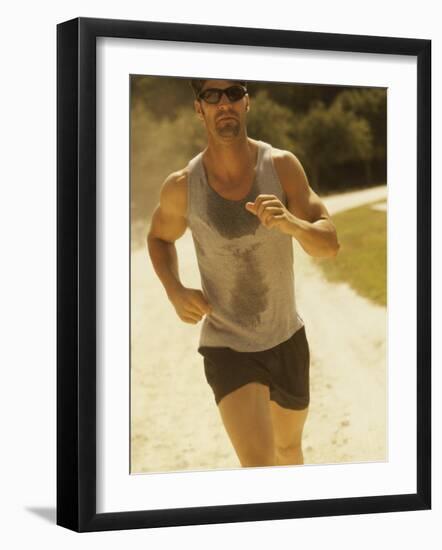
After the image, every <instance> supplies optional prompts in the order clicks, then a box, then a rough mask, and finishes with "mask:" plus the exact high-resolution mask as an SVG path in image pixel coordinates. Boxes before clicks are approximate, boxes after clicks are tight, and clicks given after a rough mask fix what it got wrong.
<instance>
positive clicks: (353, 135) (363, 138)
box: [296, 102, 373, 188]
mask: <svg viewBox="0 0 442 550" xmlns="http://www.w3.org/2000/svg"><path fill="white" fill-rule="evenodd" d="M296 137H297V141H298V143H300V144H301V147H302V149H301V158H302V160H303V161H304V163H305V164H306V165H307V168H309V171H310V173H311V174H312V182H313V186H314V187H316V188H319V178H320V171H321V169H322V168H323V167H325V166H327V165H333V164H343V163H345V162H348V161H353V160H355V159H356V160H360V161H365V160H368V159H370V157H371V155H372V152H373V148H372V134H371V130H370V126H369V124H368V122H367V121H366V120H365V119H363V118H360V117H357V116H356V115H355V114H354V113H353V112H351V111H345V110H343V109H342V108H341V105H340V104H339V103H334V104H333V105H332V106H331V107H329V108H326V107H325V105H324V104H323V103H322V102H318V103H317V104H316V105H315V106H314V107H312V108H311V109H310V111H309V112H308V113H307V114H306V115H305V116H303V117H302V118H301V119H300V120H299V122H298V124H297V126H296Z"/></svg>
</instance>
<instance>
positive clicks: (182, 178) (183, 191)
mask: <svg viewBox="0 0 442 550" xmlns="http://www.w3.org/2000/svg"><path fill="white" fill-rule="evenodd" d="M188 176H189V170H188V168H187V167H185V168H182V169H181V170H176V171H175V172H171V173H170V174H169V175H168V176H167V178H166V179H165V180H164V183H163V186H162V188H161V201H160V202H162V203H163V204H165V203H166V204H167V206H170V207H172V208H173V210H175V211H176V212H177V213H179V212H185V211H186V207H187V180H188Z"/></svg>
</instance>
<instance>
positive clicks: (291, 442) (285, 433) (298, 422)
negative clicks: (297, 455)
mask: <svg viewBox="0 0 442 550" xmlns="http://www.w3.org/2000/svg"><path fill="white" fill-rule="evenodd" d="M270 414H271V419H272V425H273V434H274V441H275V445H276V448H277V449H287V448H291V447H297V446H299V445H301V440H302V431H303V429H304V425H305V421H306V419H307V415H308V407H307V408H305V409H302V410H294V409H286V408H284V407H281V406H280V405H278V404H277V403H276V402H275V401H270Z"/></svg>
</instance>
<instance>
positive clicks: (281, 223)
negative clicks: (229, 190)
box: [246, 195, 294, 233]
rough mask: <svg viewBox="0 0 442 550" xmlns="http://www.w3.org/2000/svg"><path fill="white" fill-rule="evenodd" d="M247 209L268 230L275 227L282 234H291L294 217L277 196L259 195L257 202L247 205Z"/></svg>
mask: <svg viewBox="0 0 442 550" xmlns="http://www.w3.org/2000/svg"><path fill="white" fill-rule="evenodd" d="M246 209H247V210H248V211H249V212H251V213H252V214H255V216H257V217H258V218H259V220H260V221H261V223H262V224H263V225H264V226H265V227H267V228H268V229H272V228H274V227H275V228H276V229H279V231H281V232H282V233H289V225H290V223H293V220H294V216H293V214H292V213H291V212H289V211H288V210H287V208H286V207H285V206H284V204H283V203H282V202H281V201H280V200H279V199H278V197H276V196H275V195H258V196H257V197H256V199H255V202H247V203H246Z"/></svg>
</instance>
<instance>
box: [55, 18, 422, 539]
mask: <svg viewBox="0 0 442 550" xmlns="http://www.w3.org/2000/svg"><path fill="white" fill-rule="evenodd" d="M97 37H115V38H124V39H125V38H133V39H140V40H142V39H154V40H166V41H183V42H196V43H208V44H209V43H210V44H230V45H237V46H239V45H247V46H266V47H272V48H280V47H284V48H300V49H310V50H324V51H336V52H355V53H357V52H359V53H377V54H395V55H401V56H414V57H416V59H417V135H416V147H417V173H416V182H417V204H416V208H417V228H418V229H417V356H416V373H417V393H416V399H417V432H416V438H417V471H416V486H417V492H416V493H415V494H397V495H383V496H372V497H357V498H337V499H325V500H324V499H321V500H309V501H293V502H263V503H259V504H241V505H237V504H235V505H226V506H208V507H194V508H172V509H162V510H139V511H131V512H126V511H122V512H115V513H97V511H96V477H97V467H96V433H97V429H96V389H97V382H96V380H97V379H96V346H97V342H96V323H97V314H96V293H97V288H96V255H97V245H96V239H95V235H96V207H97V203H96V201H97V197H96V107H97V105H96V101H97V100H96V38H97ZM430 165H431V41H430V40H420V39H410V38H392V37H378V36H357V35H343V34H329V33H317V32H298V31H286V30H270V29H257V28H239V27H221V26H203V25H193V24H175V23H161V22H142V21H123V20H109V19H92V18H77V19H73V20H70V21H66V22H63V23H60V24H59V25H58V26H57V524H58V525H61V526H63V527H66V528H69V529H72V530H75V531H78V532H83V531H102V530H112V529H134V528H152V527H163V526H179V525H196V524H209V523H225V522H244V521H259V520H275V519H287V518H302V517H318V516H331V515H346V514H367V513H380V512H397V511H409V510H425V509H429V508H430V507H431V416H430V412H431V234H430V228H431V175H430Z"/></svg>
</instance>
